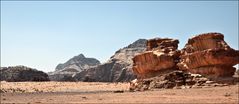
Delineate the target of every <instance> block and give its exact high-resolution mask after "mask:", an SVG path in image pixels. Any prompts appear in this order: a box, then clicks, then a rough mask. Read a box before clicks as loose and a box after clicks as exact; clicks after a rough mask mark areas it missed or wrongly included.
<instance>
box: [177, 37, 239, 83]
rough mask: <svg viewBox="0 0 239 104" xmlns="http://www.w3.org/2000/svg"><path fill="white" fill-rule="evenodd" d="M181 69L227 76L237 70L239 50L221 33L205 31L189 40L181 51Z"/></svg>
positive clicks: (207, 74) (214, 75)
mask: <svg viewBox="0 0 239 104" xmlns="http://www.w3.org/2000/svg"><path fill="white" fill-rule="evenodd" d="M181 53H182V55H181V56H180V62H179V63H178V67H179V68H180V70H185V71H189V72H191V73H197V74H202V75H206V76H208V77H212V78H216V77H227V76H232V75H233V74H234V72H235V68H234V67H233V66H234V65H236V64H238V63H239V51H238V50H234V49H232V48H230V47H229V46H228V45H227V43H226V42H225V41H224V36H223V34H221V33H205V34H200V35H197V36H195V37H193V38H191V39H189V40H188V43H187V44H186V45H185V47H184V48H183V49H182V51H181Z"/></svg>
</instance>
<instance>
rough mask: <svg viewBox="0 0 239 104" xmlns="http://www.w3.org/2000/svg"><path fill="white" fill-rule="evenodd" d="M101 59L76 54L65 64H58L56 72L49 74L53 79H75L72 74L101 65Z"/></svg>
mask: <svg viewBox="0 0 239 104" xmlns="http://www.w3.org/2000/svg"><path fill="white" fill-rule="evenodd" d="M99 64H100V61H98V60H97V59H95V58H87V57H85V56H84V55H83V54H80V55H78V56H74V57H73V58H71V59H70V60H68V61H67V62H65V63H64V64H58V65H57V66H56V70H55V71H54V72H49V73H48V75H49V77H50V79H51V80H53V81H74V79H73V78H72V75H73V74H75V73H77V72H81V71H82V70H84V69H88V68H91V67H94V66H96V65H99Z"/></svg>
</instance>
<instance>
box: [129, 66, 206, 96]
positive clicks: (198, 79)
mask: <svg viewBox="0 0 239 104" xmlns="http://www.w3.org/2000/svg"><path fill="white" fill-rule="evenodd" d="M207 81H209V79H207V78H205V77H203V76H201V75H199V74H190V73H186V72H183V71H175V70H174V71H171V72H168V73H165V74H159V75H158V76H156V77H151V78H146V79H135V80H133V81H131V82H130V91H144V90H153V89H161V88H163V89H172V88H182V89H183V88H192V87H193V86H194V87H195V86H205V85H206V84H205V83H206V82H207Z"/></svg>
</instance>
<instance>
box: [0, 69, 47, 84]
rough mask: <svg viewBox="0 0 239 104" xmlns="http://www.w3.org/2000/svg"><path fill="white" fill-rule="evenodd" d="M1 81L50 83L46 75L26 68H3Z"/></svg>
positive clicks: (0, 75)
mask: <svg viewBox="0 0 239 104" xmlns="http://www.w3.org/2000/svg"><path fill="white" fill-rule="evenodd" d="M0 71H1V72H0V78H1V81H3V80H4V81H9V82H20V81H49V77H48V75H47V74H46V73H44V72H42V71H38V70H36V69H32V68H29V67H26V66H11V67H1V70H0Z"/></svg>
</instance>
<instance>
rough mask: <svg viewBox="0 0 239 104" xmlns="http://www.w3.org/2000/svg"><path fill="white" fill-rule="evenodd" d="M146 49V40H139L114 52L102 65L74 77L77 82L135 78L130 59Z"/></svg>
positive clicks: (120, 80) (119, 80) (117, 80)
mask: <svg viewBox="0 0 239 104" xmlns="http://www.w3.org/2000/svg"><path fill="white" fill-rule="evenodd" d="M145 49H146V40H145V39H139V40H137V41H135V42H134V43H132V44H130V45H128V46H127V47H124V48H122V49H120V50H118V51H116V52H115V54H114V55H113V56H112V57H111V58H110V59H109V60H108V61H107V62H106V63H103V64H100V65H98V66H95V67H92V68H89V69H86V70H84V71H82V72H79V73H77V74H75V75H74V79H76V80H78V81H101V82H122V81H130V80H132V79H134V78H135V75H134V74H133V72H132V63H133V61H132V58H133V57H134V56H135V55H136V54H138V53H141V52H143V51H144V50H145Z"/></svg>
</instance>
